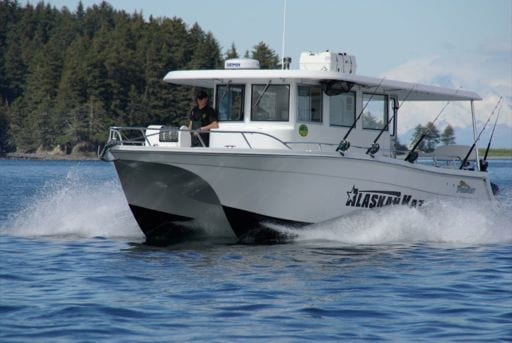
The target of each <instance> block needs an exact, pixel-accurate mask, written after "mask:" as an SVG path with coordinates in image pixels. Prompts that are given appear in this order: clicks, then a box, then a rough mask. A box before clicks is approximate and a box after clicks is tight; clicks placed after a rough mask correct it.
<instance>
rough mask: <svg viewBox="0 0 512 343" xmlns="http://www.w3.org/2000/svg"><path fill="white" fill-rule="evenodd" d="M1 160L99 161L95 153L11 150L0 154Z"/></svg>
mask: <svg viewBox="0 0 512 343" xmlns="http://www.w3.org/2000/svg"><path fill="white" fill-rule="evenodd" d="M0 159H2V160H41V161H94V160H96V161H99V160H100V159H99V158H98V156H96V154H95V153H79V154H66V155H60V154H50V153H19V152H11V153H7V154H4V155H0Z"/></svg>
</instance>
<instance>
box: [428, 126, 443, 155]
mask: <svg viewBox="0 0 512 343" xmlns="http://www.w3.org/2000/svg"><path fill="white" fill-rule="evenodd" d="M425 134H426V137H425V140H426V148H425V152H433V151H434V150H435V148H436V146H437V145H438V144H439V142H440V137H441V135H440V134H439V130H438V129H437V127H436V126H435V124H434V123H432V122H428V123H427V126H426V128H425Z"/></svg>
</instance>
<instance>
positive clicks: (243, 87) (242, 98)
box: [215, 82, 247, 122]
mask: <svg viewBox="0 0 512 343" xmlns="http://www.w3.org/2000/svg"><path fill="white" fill-rule="evenodd" d="M219 86H221V87H226V88H233V87H237V88H238V87H239V88H240V89H241V96H240V111H241V112H240V117H241V118H240V119H236V120H235V119H221V117H220V111H219V106H220V103H219V100H220V99H219ZM246 88H247V87H246V84H245V83H231V82H228V83H218V84H217V85H215V111H216V112H217V116H218V119H219V121H222V122H243V121H244V120H245V90H246ZM229 105H230V107H229V108H230V110H231V109H232V107H231V105H232V104H231V103H230V104H229Z"/></svg>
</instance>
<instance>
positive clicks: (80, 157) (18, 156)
mask: <svg viewBox="0 0 512 343" xmlns="http://www.w3.org/2000/svg"><path fill="white" fill-rule="evenodd" d="M0 160H41V161H100V159H99V157H98V156H97V155H96V154H95V153H93V152H90V153H78V154H76V153H75V154H67V155H63V154H62V155H61V154H51V153H18V152H11V153H7V154H4V155H0ZM487 160H512V155H507V156H488V157H487Z"/></svg>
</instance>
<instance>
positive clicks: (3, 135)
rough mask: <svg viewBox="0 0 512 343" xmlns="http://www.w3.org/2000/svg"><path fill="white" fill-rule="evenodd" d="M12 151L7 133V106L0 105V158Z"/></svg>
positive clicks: (8, 133)
mask: <svg viewBox="0 0 512 343" xmlns="http://www.w3.org/2000/svg"><path fill="white" fill-rule="evenodd" d="M13 150H14V147H13V146H12V144H11V136H10V132H9V118H8V117H7V106H5V105H3V104H0V156H1V155H2V154H5V153H7V152H11V151H13Z"/></svg>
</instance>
